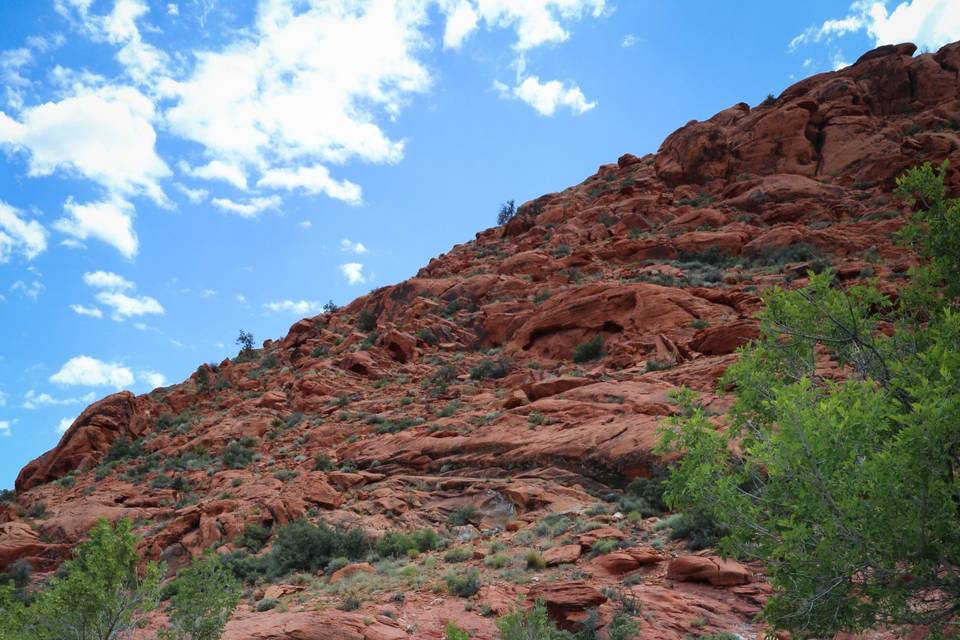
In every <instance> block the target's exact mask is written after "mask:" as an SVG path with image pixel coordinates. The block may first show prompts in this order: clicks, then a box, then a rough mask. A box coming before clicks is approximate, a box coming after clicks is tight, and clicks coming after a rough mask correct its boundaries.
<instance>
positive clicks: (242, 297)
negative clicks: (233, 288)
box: [233, 293, 247, 304]
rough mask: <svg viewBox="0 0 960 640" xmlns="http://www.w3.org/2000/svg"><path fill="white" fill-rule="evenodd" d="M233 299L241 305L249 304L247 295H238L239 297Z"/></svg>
mask: <svg viewBox="0 0 960 640" xmlns="http://www.w3.org/2000/svg"><path fill="white" fill-rule="evenodd" d="M233 299H234V300H236V301H237V302H239V303H240V304H246V303H247V297H246V296H245V295H243V294H242V293H238V294H237V295H235V296H233Z"/></svg>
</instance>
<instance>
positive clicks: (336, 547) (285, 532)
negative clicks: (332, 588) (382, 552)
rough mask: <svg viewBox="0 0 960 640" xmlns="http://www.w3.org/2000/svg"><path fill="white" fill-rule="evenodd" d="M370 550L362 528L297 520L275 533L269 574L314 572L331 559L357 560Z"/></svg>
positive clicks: (368, 541)
mask: <svg viewBox="0 0 960 640" xmlns="http://www.w3.org/2000/svg"><path fill="white" fill-rule="evenodd" d="M369 550H370V540H369V539H368V538H367V536H366V534H365V533H364V532H363V530H362V529H359V528H358V529H339V528H337V529H334V528H331V527H329V526H327V524H326V523H323V522H321V523H320V524H319V525H313V524H310V523H309V522H307V521H306V520H299V521H297V522H292V523H290V524H288V525H286V526H284V527H282V528H281V529H280V530H279V531H278V532H277V535H276V538H275V540H274V543H273V549H272V550H271V552H270V560H269V567H270V574H271V575H273V576H282V575H286V574H288V573H290V572H291V571H306V572H309V573H315V572H316V571H318V570H319V569H321V568H323V567H324V566H326V564H327V563H328V562H330V560H331V559H333V558H336V557H338V556H345V557H347V558H350V559H357V558H360V557H362V556H364V555H365V554H366V553H367V552H368V551H369Z"/></svg>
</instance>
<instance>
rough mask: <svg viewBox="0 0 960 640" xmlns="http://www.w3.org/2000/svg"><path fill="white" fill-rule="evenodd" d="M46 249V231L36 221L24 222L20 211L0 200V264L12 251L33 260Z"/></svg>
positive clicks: (6, 260) (6, 259)
mask: <svg viewBox="0 0 960 640" xmlns="http://www.w3.org/2000/svg"><path fill="white" fill-rule="evenodd" d="M46 249H47V230H46V229H44V228H43V225H42V224H40V223H39V222H37V221H36V220H25V219H23V218H21V217H20V211H19V210H18V209H15V208H14V207H12V206H10V205H9V204H7V203H6V202H4V201H2V200H0V264H3V263H5V262H8V261H9V260H10V254H11V253H13V252H14V251H17V252H18V253H20V254H22V255H23V257H25V258H26V259H27V260H33V259H34V258H36V257H37V256H38V255H40V254H41V253H43V252H44V251H46Z"/></svg>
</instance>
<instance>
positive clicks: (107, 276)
mask: <svg viewBox="0 0 960 640" xmlns="http://www.w3.org/2000/svg"><path fill="white" fill-rule="evenodd" d="M83 282H84V284H86V285H87V286H88V287H91V288H94V289H100V291H98V292H97V294H96V299H97V301H98V302H99V303H100V304H102V305H104V306H106V307H109V308H111V309H113V319H114V320H117V321H123V320H125V319H127V318H131V317H136V316H144V315H152V314H163V313H164V312H165V310H164V308H163V305H161V304H160V302H158V301H157V299H156V298H152V297H150V296H142V295H136V294H133V295H130V294H129V293H127V292H132V290H133V289H136V285H135V284H134V283H133V282H131V281H130V280H127V279H126V278H124V277H123V276H121V275H119V274H116V273H113V272H112V271H88V272H87V273H84V274H83ZM71 308H72V309H73V310H74V312H76V313H78V314H81V315H88V316H94V317H97V318H99V317H102V315H103V313H102V312H101V311H100V309H99V308H97V307H89V308H87V307H83V306H82V305H73V306H72V307H71Z"/></svg>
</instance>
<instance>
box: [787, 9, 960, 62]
mask: <svg viewBox="0 0 960 640" xmlns="http://www.w3.org/2000/svg"><path fill="white" fill-rule="evenodd" d="M887 4H888V3H887V2H884V1H882V0H857V1H856V2H854V3H853V4H851V5H850V8H849V9H848V11H847V15H846V16H844V17H840V18H831V19H829V20H826V21H824V22H823V23H822V24H820V25H814V26H811V27H808V28H807V29H806V30H804V31H803V32H802V33H800V34H798V35H797V36H796V37H794V38H793V39H792V40H791V41H790V45H789V47H790V49H791V50H794V49H796V48H798V47H799V46H801V45H804V44H811V43H817V42H822V41H826V42H829V41H831V40H832V39H834V38H839V37H842V36H845V35H847V34H849V33H855V32H860V31H864V32H866V33H867V35H869V36H870V37H871V38H873V40H874V43H875V44H876V45H877V46H879V45H884V44H899V43H901V42H913V43H915V44H916V45H917V46H919V47H921V48H927V49H930V50H936V49H939V48H940V47H942V46H943V45H945V44H947V43H950V42H953V41H954V40H956V39H957V38H958V37H960V4H958V3H957V2H956V1H955V0H908V1H906V2H900V3H899V4H897V5H896V6H895V7H894V8H893V10H892V11H891V10H889V9H888V8H887ZM834 66H835V67H836V63H835V64H834Z"/></svg>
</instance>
